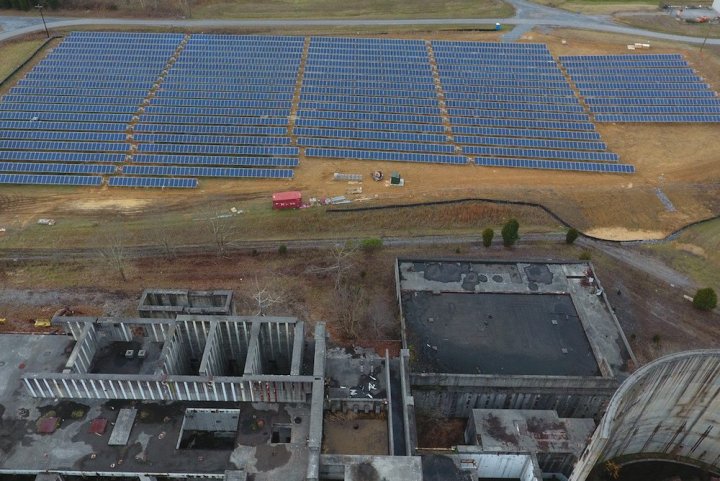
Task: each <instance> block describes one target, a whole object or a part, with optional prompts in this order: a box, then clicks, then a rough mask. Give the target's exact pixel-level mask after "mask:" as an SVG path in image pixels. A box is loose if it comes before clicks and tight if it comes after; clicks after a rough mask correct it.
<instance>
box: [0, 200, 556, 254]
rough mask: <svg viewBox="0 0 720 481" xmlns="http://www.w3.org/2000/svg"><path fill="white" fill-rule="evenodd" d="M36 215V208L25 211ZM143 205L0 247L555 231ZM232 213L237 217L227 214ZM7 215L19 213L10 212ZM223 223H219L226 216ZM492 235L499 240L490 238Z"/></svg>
mask: <svg viewBox="0 0 720 481" xmlns="http://www.w3.org/2000/svg"><path fill="white" fill-rule="evenodd" d="M30 205H32V206H34V207H33V209H37V207H38V206H39V204H35V203H32V204H30ZM146 206H147V204H146V203H144V202H142V201H140V202H133V203H126V204H125V205H124V208H123V210H122V212H123V213H121V214H118V213H117V211H115V212H114V211H113V209H114V208H116V207H117V204H115V205H111V204H108V203H102V202H100V203H98V204H95V205H93V202H91V201H87V200H84V201H83V200H77V201H75V202H73V203H70V204H69V205H66V208H65V209H64V212H57V211H56V212H55V213H56V214H58V215H57V216H54V215H53V217H54V218H55V219H56V221H57V224H56V225H55V226H53V227H47V226H42V225H37V224H35V220H36V218H37V217H36V216H35V215H32V214H31V215H29V216H28V217H26V218H25V220H24V221H21V220H20V218H18V220H17V221H16V222H9V223H7V224H4V225H5V226H6V228H7V232H6V233H5V235H4V237H2V238H1V240H0V246H2V247H4V248H6V249H15V248H51V249H52V248H58V249H60V248H63V247H72V246H74V247H88V248H95V247H97V246H99V245H102V244H104V243H105V242H106V241H107V238H108V235H113V234H115V233H118V232H120V233H122V236H123V239H122V240H123V243H124V244H125V245H127V246H142V245H158V242H159V239H160V237H162V238H163V239H168V240H170V242H171V243H172V244H173V245H174V246H176V247H177V246H181V245H212V243H213V234H212V231H211V225H210V219H218V222H219V223H220V224H222V226H223V228H224V229H226V230H227V232H228V233H229V234H228V237H229V238H231V239H232V240H235V241H248V240H258V241H266V240H278V241H279V242H280V241H282V240H285V239H318V238H331V239H332V238H337V237H340V238H342V237H355V238H363V237H374V236H386V235H387V236H390V235H392V236H396V235H397V236H416V235H446V234H448V233H453V234H477V235H478V236H479V235H480V232H481V231H482V229H484V228H486V227H493V228H495V229H496V231H497V232H498V233H499V229H500V226H501V225H502V224H503V223H504V222H505V221H507V220H508V219H510V218H513V217H514V218H517V219H518V220H519V222H520V224H521V226H522V229H523V231H525V232H527V231H533V232H548V231H560V230H561V229H562V227H561V226H560V225H559V224H558V223H557V222H555V221H553V220H552V219H551V218H550V217H549V216H548V215H547V214H545V213H544V212H543V211H541V210H539V209H535V208H531V207H520V206H497V205H492V204H487V203H464V204H457V205H449V206H438V207H418V208H412V209H404V210H402V211H394V210H380V211H369V212H356V213H353V212H348V213H328V212H326V209H325V208H319V207H318V208H311V209H303V210H300V211H273V210H272V209H271V207H270V202H269V200H268V199H263V200H247V199H242V198H240V197H238V196H223V197H214V198H213V199H212V200H211V201H210V202H198V203H197V205H196V207H195V208H187V206H183V205H182V204H166V205H165V206H164V207H162V208H157V207H156V208H149V209H147V210H146V209H145V207H146ZM232 207H235V208H236V209H239V210H242V213H238V214H233V213H232V211H231V210H230V209H231V208H232ZM13 210H14V211H15V212H18V213H19V212H22V211H24V210H25V209H20V208H17V207H16V208H15V209H13ZM36 212H37V210H36ZM226 216H227V217H226ZM22 217H24V216H22ZM498 235H499V234H498Z"/></svg>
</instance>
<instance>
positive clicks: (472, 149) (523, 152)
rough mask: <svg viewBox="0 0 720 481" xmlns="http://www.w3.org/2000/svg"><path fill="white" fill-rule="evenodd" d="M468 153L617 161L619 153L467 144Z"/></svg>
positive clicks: (494, 155) (464, 150)
mask: <svg viewBox="0 0 720 481" xmlns="http://www.w3.org/2000/svg"><path fill="white" fill-rule="evenodd" d="M463 152H464V153H466V154H473V155H481V156H485V157H529V158H539V159H564V160H577V161H595V162H617V161H618V155H617V154H615V153H612V152H587V151H575V150H549V149H525V148H519V147H486V146H479V145H467V146H464V147H463Z"/></svg>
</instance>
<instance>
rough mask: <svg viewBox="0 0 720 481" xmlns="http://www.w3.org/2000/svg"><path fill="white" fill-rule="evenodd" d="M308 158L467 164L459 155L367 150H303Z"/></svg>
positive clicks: (465, 159)
mask: <svg viewBox="0 0 720 481" xmlns="http://www.w3.org/2000/svg"><path fill="white" fill-rule="evenodd" d="M305 155H307V156H308V157H326V158H335V159H343V158H346V159H360V160H381V161H392V162H422V163H437V164H456V165H465V164H467V158H466V157H463V156H461V155H438V154H420V153H405V152H383V151H377V150H376V151H369V150H346V149H321V148H308V149H306V150H305Z"/></svg>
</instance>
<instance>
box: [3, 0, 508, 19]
mask: <svg viewBox="0 0 720 481" xmlns="http://www.w3.org/2000/svg"><path fill="white" fill-rule="evenodd" d="M67 4H68V5H70V7H68V8H65V9H60V10H53V11H52V12H51V13H52V15H53V16H83V17H87V16H112V17H138V18H139V17H149V16H152V17H184V18H194V19H203V18H222V19H230V18H288V19H291V18H293V19H297V18H312V19H322V18H348V19H352V18H366V19H371V18H372V19H381V18H404V19H413V18H505V17H511V16H512V15H513V11H514V10H513V8H512V6H511V5H510V4H508V3H506V2H504V1H502V0H449V1H443V0H414V1H412V2H405V1H402V0H365V1H362V2H353V1H350V0H264V1H261V2H258V1H254V0H237V1H228V0H197V1H192V0H180V1H177V0H152V1H147V2H140V3H138V2H124V1H121V0H93V1H90V0H74V1H72V2H67ZM12 14H20V15H27V14H28V13H27V12H12Z"/></svg>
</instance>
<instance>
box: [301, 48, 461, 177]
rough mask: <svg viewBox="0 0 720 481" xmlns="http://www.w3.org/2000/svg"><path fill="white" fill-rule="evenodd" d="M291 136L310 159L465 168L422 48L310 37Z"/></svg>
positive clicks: (426, 54)
mask: <svg viewBox="0 0 720 481" xmlns="http://www.w3.org/2000/svg"><path fill="white" fill-rule="evenodd" d="M297 117H298V118H297V121H296V124H295V129H294V133H295V135H297V138H298V139H297V143H298V145H299V146H302V147H306V150H305V154H306V155H307V156H309V157H329V158H345V159H358V160H380V161H396V162H430V163H442V164H466V163H467V158H465V157H462V156H459V155H456V151H455V148H454V146H453V145H451V144H450V143H448V138H447V135H446V134H445V128H444V126H443V124H442V116H441V112H440V106H439V104H438V101H437V94H436V88H435V84H434V80H433V72H432V68H431V66H430V62H429V60H428V53H427V47H426V45H425V42H423V41H422V40H395V39H360V38H328V37H312V38H311V40H310V48H309V52H308V57H307V61H306V64H305V70H304V73H303V79H302V91H301V96H300V104H299V108H298V112H297Z"/></svg>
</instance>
